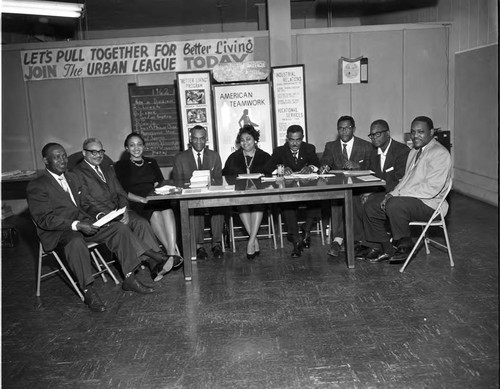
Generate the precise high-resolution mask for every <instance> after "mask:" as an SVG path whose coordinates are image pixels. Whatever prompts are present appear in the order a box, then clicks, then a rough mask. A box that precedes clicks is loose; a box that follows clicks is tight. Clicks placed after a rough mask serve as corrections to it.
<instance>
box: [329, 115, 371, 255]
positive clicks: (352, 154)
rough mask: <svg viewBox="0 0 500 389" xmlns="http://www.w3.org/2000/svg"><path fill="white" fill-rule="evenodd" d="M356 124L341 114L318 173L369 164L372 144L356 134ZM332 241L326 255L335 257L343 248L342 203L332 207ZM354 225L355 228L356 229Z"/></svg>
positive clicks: (362, 167)
mask: <svg viewBox="0 0 500 389" xmlns="http://www.w3.org/2000/svg"><path fill="white" fill-rule="evenodd" d="M355 131H356V124H355V123H354V119H353V118H352V117H351V116H341V117H340V118H339V120H337V132H338V138H337V140H335V141H332V142H327V143H326V145H325V151H323V156H322V157H321V168H320V173H325V172H328V171H330V170H366V169H368V167H369V164H370V161H369V160H370V154H371V152H372V150H373V147H372V145H371V144H370V143H369V142H367V141H365V140H363V139H361V138H358V137H356V136H354V132H355ZM332 211H333V214H332V225H331V227H332V231H331V237H332V243H331V244H330V249H329V250H328V255H331V256H333V257H337V256H338V255H339V253H340V251H341V250H342V249H343V248H344V246H343V244H342V243H343V242H344V220H343V217H342V205H335V206H333V207H332ZM356 227H357V226H356V225H355V227H354V228H355V229H356Z"/></svg>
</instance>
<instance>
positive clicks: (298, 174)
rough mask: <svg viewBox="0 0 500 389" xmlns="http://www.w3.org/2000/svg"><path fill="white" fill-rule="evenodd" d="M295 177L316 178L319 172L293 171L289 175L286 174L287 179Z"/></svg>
mask: <svg viewBox="0 0 500 389" xmlns="http://www.w3.org/2000/svg"><path fill="white" fill-rule="evenodd" d="M294 178H302V179H314V178H318V173H308V174H301V173H292V174H290V175H289V176H285V179H294Z"/></svg>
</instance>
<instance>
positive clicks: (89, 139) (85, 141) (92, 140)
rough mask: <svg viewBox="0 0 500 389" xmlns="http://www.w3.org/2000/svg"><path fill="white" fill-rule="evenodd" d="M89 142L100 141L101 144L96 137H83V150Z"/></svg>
mask: <svg viewBox="0 0 500 389" xmlns="http://www.w3.org/2000/svg"><path fill="white" fill-rule="evenodd" d="M91 143H100V144H101V146H102V142H101V141H100V140H99V139H97V138H88V139H85V140H84V141H83V147H82V148H83V149H84V150H85V149H86V148H87V146H88V145H89V144H91Z"/></svg>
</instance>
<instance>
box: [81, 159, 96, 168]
mask: <svg viewBox="0 0 500 389" xmlns="http://www.w3.org/2000/svg"><path fill="white" fill-rule="evenodd" d="M84 161H85V162H87V164H88V165H89V166H90V167H91V168H92V169H93V170H96V167H97V166H99V165H92V164H91V163H90V162H88V161H87V160H86V159H84Z"/></svg>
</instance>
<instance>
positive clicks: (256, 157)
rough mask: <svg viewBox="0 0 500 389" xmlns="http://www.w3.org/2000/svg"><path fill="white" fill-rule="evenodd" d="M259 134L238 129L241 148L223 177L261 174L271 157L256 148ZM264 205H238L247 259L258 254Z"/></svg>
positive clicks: (254, 130) (231, 160)
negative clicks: (244, 233) (245, 240)
mask: <svg viewBox="0 0 500 389" xmlns="http://www.w3.org/2000/svg"><path fill="white" fill-rule="evenodd" d="M259 137H260V134H259V132H258V131H257V130H256V129H255V128H253V126H251V125H245V126H243V127H242V128H240V130H239V132H238V136H237V137H236V143H237V144H239V145H240V146H241V147H240V148H239V149H238V150H236V151H235V152H234V153H232V154H231V155H230V156H229V157H228V158H227V161H226V164H225V166H224V169H223V170H222V174H223V175H224V176H237V175H238V174H246V173H262V172H263V171H264V166H265V165H266V163H267V161H269V159H270V158H271V156H270V155H269V154H268V153H266V152H265V151H264V150H261V149H259V148H258V147H257V143H258V142H259ZM264 210H265V206H264V205H259V204H256V205H240V206H238V211H239V214H240V219H241V221H242V222H243V225H244V226H245V229H246V230H247V233H248V236H249V239H248V245H247V258H248V259H252V258H254V257H255V256H256V255H259V254H260V249H259V241H258V240H257V233H258V232H259V227H260V223H261V222H262V218H263V216H264Z"/></svg>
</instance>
